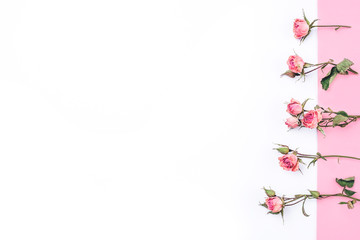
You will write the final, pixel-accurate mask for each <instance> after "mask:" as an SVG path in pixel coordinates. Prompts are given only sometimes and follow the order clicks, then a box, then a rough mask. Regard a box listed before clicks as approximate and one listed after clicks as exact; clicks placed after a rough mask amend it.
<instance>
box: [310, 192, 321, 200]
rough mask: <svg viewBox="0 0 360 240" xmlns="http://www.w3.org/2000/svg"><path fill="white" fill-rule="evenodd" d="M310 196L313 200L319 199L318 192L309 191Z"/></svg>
mask: <svg viewBox="0 0 360 240" xmlns="http://www.w3.org/2000/svg"><path fill="white" fill-rule="evenodd" d="M309 192H310V194H311V196H313V198H316V199H317V198H319V197H320V193H319V192H318V191H311V190H309Z"/></svg>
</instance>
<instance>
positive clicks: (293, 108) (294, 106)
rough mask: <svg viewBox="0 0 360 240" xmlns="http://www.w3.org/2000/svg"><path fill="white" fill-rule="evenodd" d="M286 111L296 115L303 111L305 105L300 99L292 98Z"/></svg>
mask: <svg viewBox="0 0 360 240" xmlns="http://www.w3.org/2000/svg"><path fill="white" fill-rule="evenodd" d="M286 111H287V112H288V113H290V114H291V115H294V116H296V115H299V114H300V113H302V111H303V107H302V105H301V103H300V102H299V101H296V100H295V99H293V98H292V99H291V101H290V103H289V104H288V105H287V110H286Z"/></svg>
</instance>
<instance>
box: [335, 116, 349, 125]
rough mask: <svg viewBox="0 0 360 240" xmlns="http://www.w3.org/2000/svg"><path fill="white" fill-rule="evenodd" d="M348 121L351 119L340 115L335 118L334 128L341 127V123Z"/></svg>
mask: <svg viewBox="0 0 360 240" xmlns="http://www.w3.org/2000/svg"><path fill="white" fill-rule="evenodd" d="M348 119H349V118H348V117H345V116H343V115H341V114H338V115H336V116H335V117H334V120H333V126H334V127H335V126H337V125H339V124H340V123H342V122H345V121H346V120H348Z"/></svg>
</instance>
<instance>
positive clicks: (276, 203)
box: [265, 197, 283, 213]
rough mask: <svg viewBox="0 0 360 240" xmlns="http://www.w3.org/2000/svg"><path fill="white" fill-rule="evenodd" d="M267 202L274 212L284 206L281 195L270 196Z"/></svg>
mask: <svg viewBox="0 0 360 240" xmlns="http://www.w3.org/2000/svg"><path fill="white" fill-rule="evenodd" d="M265 204H266V206H267V208H268V209H269V210H270V211H271V212H273V213H278V212H280V211H281V210H282V208H283V202H282V200H281V199H280V198H279V197H269V198H267V199H266V200H265Z"/></svg>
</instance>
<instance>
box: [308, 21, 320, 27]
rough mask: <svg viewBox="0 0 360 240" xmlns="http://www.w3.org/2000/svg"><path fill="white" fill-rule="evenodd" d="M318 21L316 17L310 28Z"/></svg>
mask: <svg viewBox="0 0 360 240" xmlns="http://www.w3.org/2000/svg"><path fill="white" fill-rule="evenodd" d="M317 21H319V19H315V20H314V21H312V22H311V23H310V28H312V26H313V25H314V23H315V22H317Z"/></svg>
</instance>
